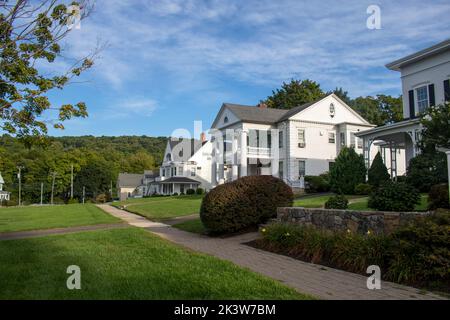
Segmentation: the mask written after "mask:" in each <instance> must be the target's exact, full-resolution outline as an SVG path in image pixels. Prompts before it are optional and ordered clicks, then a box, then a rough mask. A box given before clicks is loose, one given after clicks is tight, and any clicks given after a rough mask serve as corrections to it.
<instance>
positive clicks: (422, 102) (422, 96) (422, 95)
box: [416, 86, 428, 113]
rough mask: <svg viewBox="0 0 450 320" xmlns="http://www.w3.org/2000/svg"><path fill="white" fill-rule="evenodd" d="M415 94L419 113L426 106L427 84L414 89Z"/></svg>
mask: <svg viewBox="0 0 450 320" xmlns="http://www.w3.org/2000/svg"><path fill="white" fill-rule="evenodd" d="M416 94H417V108H418V109H419V113H422V112H424V111H425V109H426V108H428V90H427V86H423V87H420V88H417V89H416Z"/></svg>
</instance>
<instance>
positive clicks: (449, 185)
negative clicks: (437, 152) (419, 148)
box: [445, 151, 450, 201]
mask: <svg viewBox="0 0 450 320" xmlns="http://www.w3.org/2000/svg"><path fill="white" fill-rule="evenodd" d="M445 153H446V154H447V168H448V194H449V201H450V151H446V152H445Z"/></svg>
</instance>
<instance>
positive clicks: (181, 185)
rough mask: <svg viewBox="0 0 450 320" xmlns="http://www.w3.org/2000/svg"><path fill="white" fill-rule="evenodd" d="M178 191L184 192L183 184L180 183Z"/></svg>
mask: <svg viewBox="0 0 450 320" xmlns="http://www.w3.org/2000/svg"><path fill="white" fill-rule="evenodd" d="M180 193H184V184H180Z"/></svg>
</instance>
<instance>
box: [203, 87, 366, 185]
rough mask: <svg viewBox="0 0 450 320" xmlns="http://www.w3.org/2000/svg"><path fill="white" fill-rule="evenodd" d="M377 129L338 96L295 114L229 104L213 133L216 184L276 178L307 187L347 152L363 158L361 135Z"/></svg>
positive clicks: (297, 110)
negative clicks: (344, 149) (307, 179)
mask: <svg viewBox="0 0 450 320" xmlns="http://www.w3.org/2000/svg"><path fill="white" fill-rule="evenodd" d="M373 127H375V126H374V125H372V124H370V123H369V122H367V121H366V120H365V119H363V118H362V117H361V116H360V115H359V114H358V113H356V112H355V111H354V110H353V109H352V108H350V107H349V106H348V105H346V104H345V103H344V102H343V101H342V100H341V99H339V97H337V96H336V95H335V94H330V95H328V96H326V97H325V98H323V99H320V100H319V101H315V102H312V103H307V104H304V105H301V106H298V107H296V108H293V109H290V110H280V109H273V108H267V106H265V105H264V104H260V105H258V106H245V105H236V104H230V103H224V104H223V105H222V107H221V109H220V111H219V113H218V114H217V116H216V118H215V120H214V122H213V125H212V130H211V132H210V133H211V136H212V138H211V139H212V140H211V141H212V143H213V163H212V168H213V169H212V184H213V185H215V184H220V183H223V182H227V181H232V180H235V179H237V178H239V177H243V176H248V175H274V176H278V177H280V178H282V179H283V180H284V181H286V182H287V183H288V184H290V185H291V186H293V187H298V188H303V187H304V185H303V182H304V180H303V178H304V177H305V176H306V175H320V174H322V173H325V172H327V171H329V169H330V166H332V165H333V163H334V161H335V158H336V157H337V155H338V154H339V152H340V150H341V149H342V147H344V146H347V147H353V148H354V149H355V150H356V151H357V152H358V153H360V154H362V153H363V141H362V140H361V139H359V138H358V137H357V134H358V133H359V132H362V131H366V130H369V129H372V128H373Z"/></svg>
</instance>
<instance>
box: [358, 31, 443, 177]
mask: <svg viewBox="0 0 450 320" xmlns="http://www.w3.org/2000/svg"><path fill="white" fill-rule="evenodd" d="M386 67H387V68H389V69H391V70H394V71H399V72H400V74H401V80H402V91H403V116H404V118H405V120H404V121H401V122H397V123H393V124H388V125H385V126H381V127H377V128H373V129H371V130H367V131H364V132H361V133H359V134H357V136H358V137H360V138H362V139H363V140H364V149H365V153H364V154H365V159H366V162H367V165H369V164H370V158H371V157H370V156H369V155H370V154H371V153H372V152H371V149H372V148H373V145H374V144H375V143H376V142H379V141H383V142H384V145H385V147H386V148H387V149H388V153H389V154H393V155H394V156H392V157H391V159H390V161H385V162H386V165H387V166H388V167H390V169H391V175H392V176H396V175H397V174H400V173H399V172H398V163H399V161H398V160H402V161H404V162H406V164H408V163H409V161H410V160H411V159H412V158H413V157H415V156H416V155H417V154H418V153H419V152H420V149H419V146H418V142H419V141H420V132H421V130H422V127H421V125H420V120H419V119H418V116H419V115H420V114H421V113H422V112H423V111H424V110H426V109H427V108H428V107H429V106H433V105H438V104H442V103H444V102H445V101H450V84H449V80H450V39H448V40H445V41H443V42H440V43H438V44H436V45H434V46H432V47H429V48H426V49H424V50H421V51H419V52H416V53H413V54H411V55H408V56H406V57H404V58H401V59H398V60H396V61H394V62H391V63H389V64H387V65H386ZM397 150H403V153H404V155H405V157H404V158H403V159H398V158H397V157H396V156H395V154H397V152H396V151H397Z"/></svg>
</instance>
